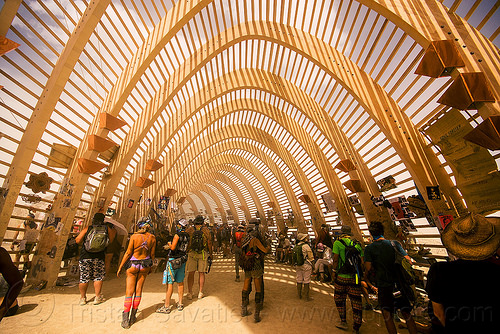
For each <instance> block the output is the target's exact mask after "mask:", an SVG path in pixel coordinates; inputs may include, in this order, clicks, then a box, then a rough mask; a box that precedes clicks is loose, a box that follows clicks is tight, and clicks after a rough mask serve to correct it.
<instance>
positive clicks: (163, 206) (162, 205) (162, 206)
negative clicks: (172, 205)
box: [158, 196, 170, 210]
mask: <svg viewBox="0 0 500 334" xmlns="http://www.w3.org/2000/svg"><path fill="white" fill-rule="evenodd" d="M169 202H170V197H168V196H161V197H160V200H159V201H158V209H159V210H167V209H168V203H169Z"/></svg>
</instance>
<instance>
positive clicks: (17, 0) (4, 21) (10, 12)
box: [0, 0, 22, 36]
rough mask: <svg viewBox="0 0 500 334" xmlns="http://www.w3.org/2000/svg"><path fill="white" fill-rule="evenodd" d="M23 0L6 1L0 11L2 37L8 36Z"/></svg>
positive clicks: (0, 32)
mask: <svg viewBox="0 0 500 334" xmlns="http://www.w3.org/2000/svg"><path fill="white" fill-rule="evenodd" d="M21 2H22V0H5V1H4V4H3V6H2V10H1V11H0V36H7V32H8V31H9V29H10V25H11V24H12V21H13V20H14V17H16V13H17V11H18V9H19V6H20V5H21Z"/></svg>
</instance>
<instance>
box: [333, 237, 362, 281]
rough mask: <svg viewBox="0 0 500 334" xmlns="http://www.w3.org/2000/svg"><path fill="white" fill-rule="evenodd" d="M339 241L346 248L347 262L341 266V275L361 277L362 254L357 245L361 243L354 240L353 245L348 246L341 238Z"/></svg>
mask: <svg viewBox="0 0 500 334" xmlns="http://www.w3.org/2000/svg"><path fill="white" fill-rule="evenodd" d="M351 240H352V239H351ZM338 241H339V242H340V243H341V244H342V245H344V247H345V261H344V262H343V263H342V264H341V266H340V269H339V271H338V272H339V274H348V275H358V277H361V272H362V269H361V253H360V252H359V249H357V248H356V245H358V244H359V243H358V242H357V241H356V240H352V245H348V244H346V243H345V242H344V240H342V239H341V238H339V239H338ZM341 259H342V258H341Z"/></svg>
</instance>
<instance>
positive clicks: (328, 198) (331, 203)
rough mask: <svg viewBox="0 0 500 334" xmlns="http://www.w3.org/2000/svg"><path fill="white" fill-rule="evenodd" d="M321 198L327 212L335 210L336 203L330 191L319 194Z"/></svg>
mask: <svg viewBox="0 0 500 334" xmlns="http://www.w3.org/2000/svg"><path fill="white" fill-rule="evenodd" d="M321 198H322V199H323V203H324V204H325V208H326V212H327V213H328V212H335V211H337V204H336V203H335V200H334V199H333V197H332V195H331V194H330V193H326V194H323V195H321Z"/></svg>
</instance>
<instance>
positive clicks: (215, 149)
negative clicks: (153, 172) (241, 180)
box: [151, 134, 307, 212]
mask: <svg viewBox="0 0 500 334" xmlns="http://www.w3.org/2000/svg"><path fill="white" fill-rule="evenodd" d="M263 135H264V134H263ZM223 137H225V136H223ZM231 138H233V137H232V136H231V134H229V136H228V137H227V138H221V139H231ZM208 140H209V141H210V142H207V149H205V150H204V151H203V152H199V153H200V154H195V155H194V158H193V160H192V161H187V162H186V165H187V166H184V165H183V166H182V167H184V169H185V170H186V173H185V174H184V175H183V176H182V177H180V178H179V177H178V176H176V175H168V174H167V175H166V177H165V178H163V180H165V182H169V183H170V182H171V183H172V184H176V186H177V188H179V189H180V193H181V194H186V193H188V192H189V189H190V185H191V184H192V183H193V182H194V180H195V179H196V174H197V173H201V171H202V169H210V168H211V165H213V164H217V161H214V160H212V158H213V157H214V156H216V155H218V154H220V153H222V152H225V151H228V150H231V149H241V150H244V151H247V152H249V153H251V154H252V155H253V156H255V157H257V158H258V159H259V160H260V161H261V162H262V163H263V164H264V165H266V166H267V168H269V170H270V171H271V172H272V174H273V175H274V177H275V178H276V180H277V181H278V183H279V184H280V185H281V187H282V188H283V191H284V193H285V195H286V197H287V199H288V202H289V204H290V206H291V207H292V209H293V210H294V212H296V211H297V212H298V211H300V209H299V208H300V207H299V204H298V201H297V198H296V196H295V194H294V192H293V191H292V189H291V188H290V185H289V181H288V180H287V178H286V177H285V175H284V174H283V172H282V171H281V169H280V168H279V167H278V166H277V164H276V162H275V161H274V160H272V159H271V158H270V157H269V156H268V155H266V154H264V153H263V152H262V151H261V150H260V149H259V148H257V147H255V146H254V145H251V144H250V143H247V142H241V141H237V142H236V141H234V140H233V141H232V142H231V141H230V140H211V139H210V138H208ZM227 157H228V155H225V157H224V159H225V160H224V162H225V163H231V161H230V160H227ZM231 157H233V158H234V159H235V160H233V163H234V164H237V165H240V166H242V167H244V168H246V169H247V170H249V171H250V172H251V173H252V174H254V175H255V176H256V177H257V178H258V180H259V181H260V182H261V184H262V185H263V186H264V188H265V189H266V192H267V194H268V197H269V198H270V199H271V200H274V201H276V203H278V202H277V200H276V198H275V195H274V192H275V190H273V189H272V188H271V187H270V186H269V184H268V182H267V180H266V179H265V178H264V176H263V174H262V172H261V171H260V170H259V169H258V168H257V167H256V166H254V165H252V164H250V163H249V162H248V161H247V160H245V159H243V158H242V157H239V156H236V155H231ZM188 164H189V165H188ZM249 165H251V166H252V168H249V167H248V166H249ZM290 169H291V168H290ZM157 186H158V189H162V188H161V187H162V186H163V187H164V185H163V183H159V184H158V185H157ZM301 186H302V185H301ZM306 189H307V188H306ZM151 191H152V192H154V191H155V189H151ZM280 210H281V208H280Z"/></svg>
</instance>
